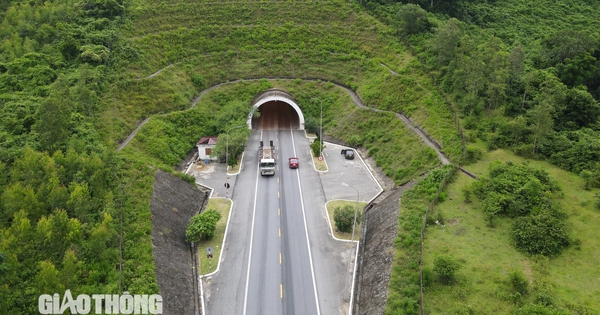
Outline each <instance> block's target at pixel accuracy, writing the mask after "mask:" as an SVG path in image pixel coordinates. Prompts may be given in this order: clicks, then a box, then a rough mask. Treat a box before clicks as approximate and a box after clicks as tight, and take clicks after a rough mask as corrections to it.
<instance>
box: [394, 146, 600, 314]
mask: <svg viewBox="0 0 600 315" xmlns="http://www.w3.org/2000/svg"><path fill="white" fill-rule="evenodd" d="M497 161H503V162H502V163H500V162H497ZM506 162H511V163H512V167H509V166H508V164H507V163H506ZM523 162H525V159H523V158H522V157H519V156H516V155H514V154H512V153H510V152H507V151H505V150H495V151H491V152H489V153H485V154H483V156H482V159H481V161H479V162H477V163H475V164H472V165H469V166H468V167H466V168H467V169H468V170H469V171H471V172H473V173H475V174H476V175H478V176H480V177H484V175H485V176H487V175H486V174H487V173H488V172H489V170H490V168H501V169H508V168H515V169H521V170H523V171H526V172H536V173H538V174H544V176H542V177H546V178H548V179H553V180H551V181H550V182H553V184H551V186H554V187H556V188H559V190H555V192H550V191H548V192H547V193H546V192H545V193H544V196H545V197H546V198H549V199H550V200H551V202H552V203H556V204H557V205H556V206H557V207H560V208H561V209H562V212H563V213H564V215H565V217H566V218H565V219H564V221H563V222H564V225H565V227H564V228H565V230H566V231H568V233H569V238H570V239H571V240H572V244H571V246H569V247H566V248H564V249H563V250H562V253H561V254H560V255H557V256H556V255H555V256H551V258H545V257H544V256H542V255H530V254H528V253H527V252H526V251H520V250H518V249H517V248H515V244H516V243H515V241H514V238H513V235H512V234H513V227H514V225H516V224H517V223H518V222H521V221H523V218H524V217H519V218H517V219H513V218H510V217H509V216H508V215H501V216H498V217H497V218H496V219H495V222H494V227H491V226H489V220H488V216H487V214H486V213H485V212H484V211H482V210H483V202H482V201H481V200H480V199H479V198H472V202H470V203H467V202H465V201H464V194H463V191H464V187H471V185H474V184H475V180H474V179H472V178H470V177H468V176H466V175H465V174H462V173H459V174H458V175H457V177H456V179H455V181H454V182H453V183H452V184H450V185H449V186H448V189H447V198H446V201H444V202H442V203H440V204H438V206H436V209H435V211H437V212H442V213H443V214H444V218H445V226H441V225H429V226H428V227H427V236H426V238H425V251H424V257H423V263H424V277H425V269H429V270H431V268H433V266H434V259H435V258H436V257H437V256H438V255H440V254H447V255H451V256H452V257H454V258H455V259H456V260H457V261H460V262H461V264H462V268H461V269H460V270H459V272H458V273H457V275H456V281H455V283H454V285H453V286H452V287H447V286H445V285H442V284H441V283H440V284H438V283H435V282H433V281H430V282H428V283H426V286H425V287H424V293H425V301H424V302H425V303H424V304H425V308H426V310H428V311H430V312H431V313H432V314H441V313H454V314H459V313H475V314H478V313H482V314H490V313H494V314H537V313H534V310H537V312H539V314H596V313H597V310H599V309H600V304H598V299H597V298H596V296H597V295H598V293H599V292H600V285H599V284H598V281H597V267H596V265H595V263H594V262H595V261H597V260H598V259H600V256H599V253H600V252H599V250H600V242H599V241H598V239H597V237H596V236H595V235H596V230H597V222H598V220H599V219H600V213H599V212H598V210H596V209H595V207H594V200H595V194H596V193H597V191H598V190H597V189H595V190H591V191H586V190H584V189H582V187H583V184H584V180H583V179H582V178H580V177H579V176H577V174H573V173H569V172H567V171H564V170H561V169H559V168H558V167H556V166H553V165H551V164H550V163H548V162H542V161H529V162H528V163H527V164H525V165H524V164H522V163H523ZM507 175H508V174H507ZM523 175H525V173H523ZM505 176H506V175H505ZM532 178H533V177H532ZM488 180H489V179H488ZM550 182H549V183H550ZM505 196H509V197H511V196H514V195H511V194H506V195H505ZM515 197H516V196H515ZM404 202H405V199H403V200H402V203H404ZM525 218H526V217H525ZM544 239H545V238H544ZM561 248H562V247H561ZM574 266H577V267H576V268H575V267H574ZM514 274H517V275H514ZM522 277H525V279H526V281H525V282H524V281H523V279H522ZM525 283H527V285H525ZM481 301H485V303H481Z"/></svg>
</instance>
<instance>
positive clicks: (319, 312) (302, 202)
mask: <svg viewBox="0 0 600 315" xmlns="http://www.w3.org/2000/svg"><path fill="white" fill-rule="evenodd" d="M290 133H291V134H292V147H293V148H294V156H297V155H296V143H295V142H294V132H293V131H292V130H290ZM296 178H297V179H298V190H299V191H300V205H301V206H302V218H303V219H304V233H305V234H306V247H307V248H308V260H309V261H310V274H311V276H312V283H313V288H314V290H315V303H316V304H317V315H321V308H320V307H319V295H318V294H317V282H316V281H315V268H314V266H313V260H312V254H311V252H310V240H309V239H308V226H307V224H306V211H305V210H304V199H303V198H302V185H301V184H300V174H299V173H298V176H297V177H296Z"/></svg>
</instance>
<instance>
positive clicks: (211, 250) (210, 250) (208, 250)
mask: <svg viewBox="0 0 600 315" xmlns="http://www.w3.org/2000/svg"><path fill="white" fill-rule="evenodd" d="M213 251H214V250H213V248H212V247H210V246H208V247H207V248H206V253H207V254H209V255H212V253H213Z"/></svg>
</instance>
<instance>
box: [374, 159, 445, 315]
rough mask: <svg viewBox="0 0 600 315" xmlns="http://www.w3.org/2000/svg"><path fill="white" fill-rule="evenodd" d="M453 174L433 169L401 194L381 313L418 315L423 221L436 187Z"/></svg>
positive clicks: (438, 187)
mask: <svg viewBox="0 0 600 315" xmlns="http://www.w3.org/2000/svg"><path fill="white" fill-rule="evenodd" d="M454 172H455V169H454V167H453V166H451V165H447V166H442V167H439V168H436V169H434V170H432V171H431V172H430V173H429V174H428V175H427V177H425V178H424V179H422V180H421V181H420V182H418V183H417V184H416V185H415V186H414V187H413V188H411V189H409V190H407V191H405V192H404V193H403V194H402V197H401V199H400V214H399V217H398V236H397V237H396V238H395V239H394V247H395V251H394V262H393V264H392V273H391V278H390V285H389V289H388V300H387V305H386V310H385V314H420V304H419V303H420V302H419V300H420V281H419V271H420V266H419V263H420V260H421V255H420V253H421V241H420V240H421V229H422V227H423V220H424V216H425V213H426V212H427V209H428V207H429V206H430V204H431V203H432V201H433V199H434V198H435V197H436V193H437V192H438V189H440V185H441V184H442V182H443V181H444V179H445V178H448V177H449V176H451V175H452V174H453V173H454ZM449 179H450V178H448V179H446V180H449ZM442 190H443V187H442ZM441 194H442V195H443V194H444V193H443V192H442V193H441ZM427 237H429V236H427Z"/></svg>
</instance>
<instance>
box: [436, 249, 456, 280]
mask: <svg viewBox="0 0 600 315" xmlns="http://www.w3.org/2000/svg"><path fill="white" fill-rule="evenodd" d="M459 269H460V263H459V262H458V261H456V260H455V259H454V258H452V257H450V256H448V255H440V256H437V257H435V259H434V260H433V271H434V272H435V273H437V274H438V276H439V277H440V280H441V282H442V283H444V284H451V283H452V282H453V281H454V278H455V276H456V272H457V271H458V270H459Z"/></svg>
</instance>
